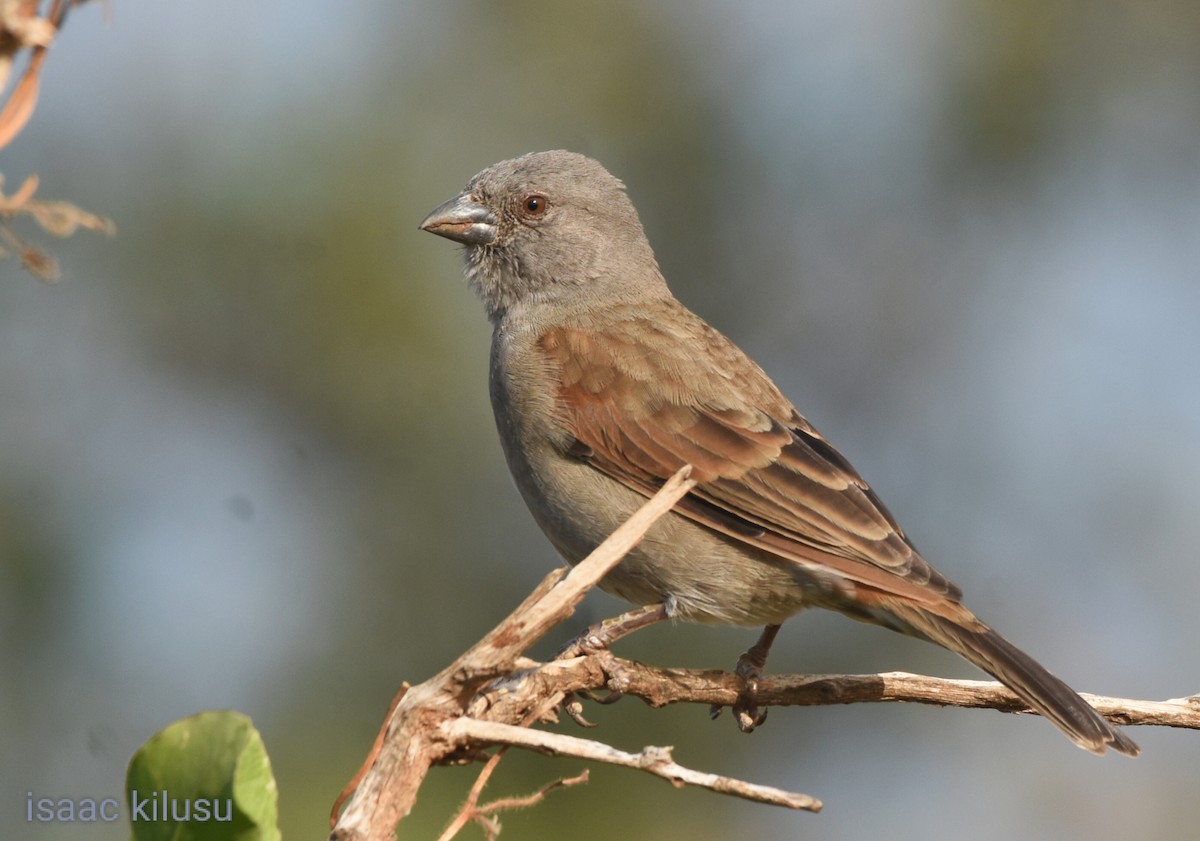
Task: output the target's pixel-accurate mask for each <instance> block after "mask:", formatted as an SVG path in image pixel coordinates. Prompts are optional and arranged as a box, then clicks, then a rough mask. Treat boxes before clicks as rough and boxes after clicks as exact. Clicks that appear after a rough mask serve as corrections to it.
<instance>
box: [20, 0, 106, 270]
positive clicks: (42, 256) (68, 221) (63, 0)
mask: <svg viewBox="0 0 1200 841" xmlns="http://www.w3.org/2000/svg"><path fill="white" fill-rule="evenodd" d="M80 2H84V0H73V2H68V0H54V2H53V3H52V4H51V6H50V11H49V13H48V14H47V15H46V17H44V18H43V17H40V16H39V15H38V2H37V0H0V89H3V88H4V86H5V84H6V83H7V81H8V78H9V75H10V74H11V72H12V66H13V61H14V60H15V57H16V55H17V53H19V52H20V51H21V50H24V49H28V50H30V53H31V54H30V58H29V66H28V67H27V68H26V70H25V73H24V74H23V75H22V76H21V78H20V80H19V81H18V82H17V84H16V85H14V86H13V89H12V91H11V92H10V93H9V95H8V99H7V100H6V101H5V103H4V105H3V107H0V149H3V148H4V147H5V146H7V145H8V144H9V143H10V142H11V141H12V139H13V138H14V137H16V136H17V135H18V134H20V132H21V129H23V128H24V127H25V124H26V123H28V122H29V118H30V117H32V116H33V111H34V109H35V108H36V107H37V100H38V86H39V78H40V74H41V71H42V65H43V63H44V62H45V60H46V55H47V48H48V47H49V46H50V44H51V43H52V42H53V41H54V37H55V36H56V35H57V34H58V31H59V28H60V27H61V26H62V23H63V20H64V19H65V18H66V14H67V9H68V8H69V7H70V6H72V5H77V4H78V3H80ZM37 184H38V180H37V176H36V175H31V176H29V177H28V178H27V179H25V183H23V184H22V185H21V187H20V188H19V189H18V190H17V191H16V192H15V193H13V194H12V195H11V196H5V195H4V194H3V193H2V192H0V259H4V258H5V257H7V256H8V255H9V253H10V252H11V253H14V254H17V255H18V256H19V257H20V259H21V263H22V265H24V266H25V268H26V269H28V270H29V272H30V273H32V274H33V275H34V276H35V277H37V278H38V279H39V280H45V281H54V280H57V279H58V263H57V262H56V261H55V259H54V257H52V256H51V255H50V254H49V253H47V252H46V251H44V250H42V249H41V248H39V247H38V246H36V245H33V244H32V243H29V242H27V241H26V240H24V239H23V238H22V237H20V236H18V235H17V233H16V232H15V231H13V229H12V227H11V225H10V224H9V223H10V222H11V221H12V219H13V218H15V217H16V216H19V215H26V216H30V217H32V218H33V219H34V221H36V222H37V223H38V224H39V225H40V226H41V227H42V229H43V230H45V231H46V232H47V233H50V234H53V235H54V236H57V237H69V236H71V235H72V234H73V233H75V231H76V230H78V229H79V228H86V229H89V230H93V231H102V232H103V233H106V234H108V235H109V236H111V235H112V234H113V233H114V232H115V230H116V229H115V226H114V225H113V223H112V221H111V220H109V219H105V218H104V217H102V216H96V215H95V214H92V213H88V212H87V211H85V210H81V209H80V208H78V207H76V206H75V205H73V204H70V203H69V202H64V201H35V200H34V199H33V194H34V192H35V191H36V190H37ZM2 185H3V177H0V186H2Z"/></svg>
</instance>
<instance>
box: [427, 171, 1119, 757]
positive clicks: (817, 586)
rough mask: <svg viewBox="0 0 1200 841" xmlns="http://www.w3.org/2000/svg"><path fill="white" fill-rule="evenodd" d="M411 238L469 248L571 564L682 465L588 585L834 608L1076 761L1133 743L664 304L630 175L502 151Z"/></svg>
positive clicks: (726, 611) (686, 600) (509, 407)
mask: <svg viewBox="0 0 1200 841" xmlns="http://www.w3.org/2000/svg"><path fill="white" fill-rule="evenodd" d="M421 227H422V228H423V229H424V230H427V231H430V232H432V233H435V234H438V235H441V236H445V237H448V238H450V239H454V240H456V241H458V242H461V243H463V244H465V245H466V246H467V250H466V274H467V277H468V278H469V280H470V282H471V285H472V287H473V288H474V289H475V291H476V292H477V293H478V294H479V296H480V298H482V300H483V302H484V306H485V307H486V309H487V313H488V317H489V318H490V320H491V322H492V327H493V338H492V352H491V372H490V389H491V398H492V406H493V409H494V411H495V416H496V425H497V428H498V430H499V432H500V440H501V444H502V446H503V448H504V454H505V457H506V459H507V461H508V466H509V469H510V470H511V471H512V474H513V478H514V479H515V480H516V484H517V487H518V489H519V490H520V492H521V495H522V497H523V498H524V500H525V502H526V504H527V505H528V506H529V510H530V511H531V512H532V514H533V516H534V519H535V520H536V521H537V523H538V525H539V526H540V527H541V529H542V530H543V531H544V532H545V533H546V535H547V537H549V539H550V541H551V542H552V543H553V544H554V546H555V548H556V549H557V550H558V551H559V552H560V553H561V554H562V555H563V557H564V558H565V559H566V560H567V561H568V562H570V563H576V562H578V561H579V560H581V559H582V558H583V557H584V556H586V555H587V554H588V553H589V552H590V551H591V550H592V549H594V548H595V546H596V545H597V544H598V543H599V542H600V541H601V540H603V539H604V537H606V536H607V535H608V534H609V533H610V532H611V531H612V530H613V529H615V528H616V527H617V526H618V525H619V524H620V523H621V522H623V521H624V520H625V519H626V518H627V517H628V516H629V515H630V514H631V513H632V512H633V511H634V510H635V509H636V508H637V507H638V506H640V505H641V504H642V503H643V502H644V501H645V499H646V497H647V496H649V495H651V494H652V493H653V492H654V491H655V490H656V489H657V487H658V486H659V485H660V484H661V483H662V481H663V480H665V479H666V478H667V477H668V476H670V475H671V474H672V473H674V472H675V471H676V470H677V469H678V468H679V467H681V466H682V465H683V464H685V463H686V464H691V465H692V467H693V473H692V476H693V478H695V479H697V481H698V482H699V484H698V486H697V487H696V488H695V489H694V490H693V491H692V493H690V494H689V495H688V496H687V497H685V498H684V499H683V500H682V501H681V502H680V503H679V504H678V505H677V506H676V508H675V509H674V511H673V512H672V513H671V514H670V515H668V516H667V517H665V518H664V519H663V520H661V521H660V522H659V523H658V524H656V525H655V526H654V527H653V528H652V529H651V530H650V532H649V533H648V534H647V536H646V538H645V540H644V541H643V542H642V543H641V544H640V545H639V546H638V547H637V548H636V549H634V550H633V551H632V552H631V553H630V554H629V555H628V556H627V557H626V559H625V560H624V561H622V563H621V564H620V565H619V566H618V567H617V568H616V569H615V570H614V571H613V572H612V573H610V574H609V575H608V576H607V577H606V578H605V580H604V581H603V582H602V584H601V586H602V587H603V588H604V589H606V590H608V591H609V592H611V593H613V594H615V595H617V596H620V597H621V598H624V599H626V600H628V601H630V602H632V603H634V604H637V605H644V604H654V603H664V604H665V605H666V606H667V610H668V612H669V613H670V615H672V616H676V617H679V618H681V619H688V620H693V621H701V622H718V623H732V624H738V625H767V626H771V625H778V624H780V623H782V622H783V621H785V620H786V619H787V618H789V617H790V616H792V615H793V614H795V613H796V612H797V611H799V610H801V609H802V608H805V607H810V606H817V607H825V608H829V609H832V610H837V611H839V612H841V613H844V614H846V615H848V616H851V617H853V618H856V619H861V620H865V621H869V622H873V623H875V624H879V625H883V626H885V627H888V628H891V629H893V630H897V631H900V632H902V633H907V634H910V635H913V636H917V637H921V638H923V639H927V640H930V641H932V642H935V643H938V644H940V645H942V646H945V647H946V648H949V649H950V650H952V651H955V652H957V653H959V654H961V655H963V656H964V657H966V658H967V659H968V660H970V661H971V662H973V663H975V664H976V665H977V666H979V667H980V668H982V669H984V670H985V671H987V672H989V673H990V674H992V675H993V676H995V677H996V678H997V679H999V680H1000V681H1002V682H1003V683H1005V684H1006V685H1007V686H1009V688H1011V689H1012V690H1013V691H1014V692H1016V693H1017V694H1018V695H1019V696H1020V697H1021V698H1022V699H1023V700H1024V701H1025V702H1026V703H1028V704H1029V705H1030V706H1031V707H1033V708H1034V709H1036V710H1038V711H1039V712H1041V713H1042V714H1043V715H1045V716H1046V717H1047V718H1049V719H1050V720H1051V721H1052V722H1053V723H1054V724H1056V725H1057V726H1058V727H1059V728H1060V729H1061V730H1063V732H1064V733H1066V735H1067V736H1068V737H1069V738H1070V739H1071V740H1072V741H1074V742H1075V743H1076V744H1078V745H1079V746H1081V747H1083V748H1085V749H1087V750H1090V751H1093V752H1095V753H1104V751H1105V750H1106V749H1107V748H1109V747H1112V748H1113V749H1115V750H1117V751H1120V752H1122V753H1126V754H1131V755H1136V754H1137V753H1138V748H1137V746H1136V745H1135V744H1134V743H1133V742H1132V741H1131V740H1130V739H1129V738H1128V737H1126V736H1125V735H1124V734H1123V733H1121V732H1120V731H1118V730H1116V729H1114V728H1113V727H1111V726H1110V725H1109V724H1108V722H1107V721H1105V720H1104V719H1103V718H1102V717H1101V716H1100V715H1099V714H1098V713H1096V712H1095V711H1094V710H1093V709H1092V708H1091V707H1090V706H1089V705H1088V704H1087V703H1086V702H1085V701H1083V699H1081V698H1080V697H1079V696H1078V695H1077V694H1076V693H1075V692H1074V691H1072V690H1071V689H1070V688H1069V687H1068V686H1067V685H1066V684H1065V683H1063V682H1062V681H1060V680H1059V679H1058V678H1055V677H1054V676H1052V675H1051V674H1050V673H1049V672H1047V671H1046V670H1045V669H1044V668H1042V667H1041V666H1040V665H1038V663H1037V662H1035V661H1034V660H1033V659H1032V658H1030V657H1029V656H1028V655H1026V654H1024V653H1023V652H1021V651H1019V650H1018V649H1017V648H1015V647H1014V646H1012V645H1011V644H1010V643H1008V642H1007V641H1006V640H1004V639H1003V638H1001V637H1000V636H999V635H998V634H996V633H995V632H994V631H992V630H991V629H990V628H988V627H987V626H986V625H984V624H983V623H982V622H981V621H980V620H979V619H977V618H976V617H975V616H974V614H972V613H971V612H970V611H969V610H968V609H967V608H966V607H964V606H963V605H962V603H961V592H960V591H959V589H958V588H957V587H956V586H955V585H954V584H953V583H951V582H950V581H949V580H948V579H947V578H946V577H945V576H943V575H942V574H941V573H939V572H938V571H937V570H935V569H934V568H933V567H932V566H931V565H930V564H929V563H928V562H927V561H926V560H925V559H924V558H923V557H922V556H921V555H920V553H918V552H917V550H916V549H915V548H914V547H913V545H912V543H911V542H910V541H909V540H908V538H907V536H906V535H905V534H904V531H903V530H902V529H901V528H900V526H899V524H898V523H897V522H896V520H895V518H894V517H892V515H891V513H890V512H888V510H887V509H886V508H885V507H884V505H883V504H882V502H881V501H880V500H879V499H878V498H877V497H876V495H875V493H874V491H872V490H871V488H870V486H869V485H868V484H867V483H866V482H865V481H864V480H863V479H862V477H861V476H859V474H858V473H857V472H856V471H855V470H854V468H853V467H852V466H851V465H850V464H849V462H848V461H846V459H845V458H844V457H842V455H841V454H840V453H839V452H838V451H837V450H836V449H835V448H834V447H833V446H832V445H831V444H830V443H829V442H828V441H827V440H826V439H825V438H824V437H823V436H821V434H820V433H818V432H817V430H816V429H814V428H813V427H812V426H811V424H809V423H808V421H807V420H805V419H804V417H803V416H801V415H800V413H799V412H797V411H796V409H795V407H794V406H792V404H791V403H790V402H789V401H788V400H787V398H786V397H784V396H783V395H782V394H781V393H780V391H779V390H778V388H776V386H775V384H774V383H772V382H771V380H770V379H769V378H768V377H767V375H766V374H765V373H764V372H763V371H762V369H761V368H759V367H758V366H757V365H756V364H755V363H754V362H753V361H752V360H751V359H750V358H749V357H747V356H746V355H745V354H744V353H742V351H741V350H739V349H738V348H737V347H736V346H735V345H734V344H733V343H732V342H731V341H729V339H727V338H725V336H723V335H722V334H721V333H719V332H717V331H716V330H715V329H713V328H712V327H710V326H709V325H708V324H706V323H705V322H704V321H702V320H701V319H700V318H699V317H698V316H696V315H694V314H693V313H692V312H690V311H689V310H687V309H686V308H685V307H684V306H683V305H682V304H680V303H679V302H678V301H677V300H676V299H675V297H674V296H673V295H672V294H671V292H670V290H669V289H668V288H667V284H666V281H665V280H664V279H663V276H662V273H661V272H660V270H659V267H658V264H657V262H656V260H655V258H654V254H653V251H652V250H651V248H650V245H649V242H648V241H647V239H646V236H645V234H644V232H643V230H642V225H641V222H640V221H639V219H638V216H637V212H636V210H635V209H634V207H633V204H632V203H631V202H630V201H629V198H628V196H627V195H626V193H625V189H624V185H623V184H622V183H621V182H620V181H619V180H617V179H616V178H614V177H613V176H612V175H610V174H609V173H608V172H607V171H606V170H605V169H604V168H603V167H602V166H601V165H600V164H599V163H597V162H596V161H593V160H591V159H589V158H586V157H584V156H582V155H578V154H574V153H571V152H563V151H556V152H542V153H536V154H530V155H525V156H523V157H520V158H515V159H513V160H509V161H503V162H501V163H498V164H495V165H494V166H492V167H489V168H488V169H485V170H484V171H483V172H481V173H479V174H478V175H476V176H475V177H474V178H472V179H471V181H470V183H469V184H468V185H467V188H466V190H465V191H464V192H463V193H462V194H461V195H459V196H456V197H455V198H453V199H451V200H450V201H448V202H446V203H445V204H443V205H442V206H441V207H439V208H437V209H436V210H435V211H434V212H433V213H431V214H430V216H429V217H428V218H427V219H426V220H425V221H424V222H423V223H422V225H421Z"/></svg>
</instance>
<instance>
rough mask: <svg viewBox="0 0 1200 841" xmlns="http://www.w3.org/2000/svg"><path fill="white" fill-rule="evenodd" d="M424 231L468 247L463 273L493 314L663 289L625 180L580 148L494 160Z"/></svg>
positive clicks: (608, 301) (607, 302)
mask: <svg viewBox="0 0 1200 841" xmlns="http://www.w3.org/2000/svg"><path fill="white" fill-rule="evenodd" d="M421 230H423V231H429V232H430V233H432V234H437V235H438V236H443V237H446V238H448V239H452V240H455V241H456V242H460V243H462V244H463V245H465V246H466V247H467V252H466V273H467V276H468V278H469V279H470V281H471V284H472V286H473V287H474V289H475V290H476V292H477V293H478V294H479V296H480V297H481V298H482V299H483V301H484V304H485V306H486V307H487V310H488V315H489V316H490V317H491V318H492V320H493V321H496V320H498V319H500V318H502V317H503V316H504V315H505V314H506V313H507V312H509V311H510V310H511V309H512V308H513V307H516V306H540V305H549V306H552V307H554V306H561V307H565V308H568V309H571V310H573V311H580V310H586V308H587V307H589V306H611V305H612V304H613V303H616V302H618V301H630V300H633V301H636V300H638V296H640V295H654V296H658V295H661V294H666V285H665V283H664V282H663V280H662V275H661V274H660V273H659V270H658V265H657V263H656V262H655V259H654V254H653V252H652V251H651V249H650V245H649V243H648V242H647V241H646V235H645V233H644V231H643V230H642V223H641V221H640V220H639V219H638V215H637V211H636V210H635V209H634V207H633V203H632V202H630V200H629V197H628V196H627V195H626V194H625V185H624V184H622V183H621V181H620V180H618V179H617V178H615V177H613V176H612V175H611V174H609V172H608V171H607V170H606V169H605V168H604V167H603V166H601V165H600V164H599V163H597V162H596V161H594V160H592V159H591V158H588V157H585V156H584V155H579V154H576V153H574V152H565V151H554V152H535V153H531V154H528V155H523V156H521V157H519V158H513V159H512V160H507V161H501V162H500V163H498V164H494V165H492V166H490V167H488V168H487V169H485V170H483V171H482V172H480V173H479V174H478V175H476V176H475V177H474V178H472V179H471V181H470V182H469V183H468V184H467V187H466V189H465V190H464V191H463V192H462V193H461V194H459V195H457V196H455V197H454V198H452V199H450V200H449V201H447V202H445V203H444V204H442V205H441V206H439V207H438V208H437V209H436V210H434V211H433V212H432V213H430V214H429V216H427V217H426V218H425V220H424V221H423V222H422V223H421Z"/></svg>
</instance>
